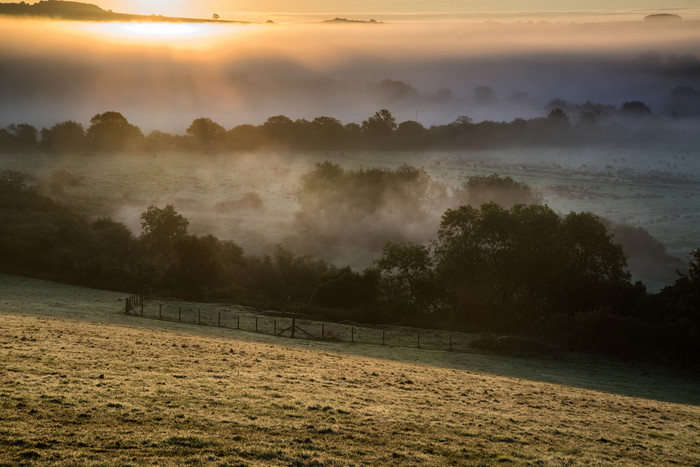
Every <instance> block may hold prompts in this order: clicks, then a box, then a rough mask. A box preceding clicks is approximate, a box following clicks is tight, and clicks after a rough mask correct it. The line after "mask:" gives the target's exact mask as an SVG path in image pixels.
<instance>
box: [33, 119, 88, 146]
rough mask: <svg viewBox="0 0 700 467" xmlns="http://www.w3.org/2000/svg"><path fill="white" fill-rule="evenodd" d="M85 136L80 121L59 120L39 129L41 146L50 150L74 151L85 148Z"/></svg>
mask: <svg viewBox="0 0 700 467" xmlns="http://www.w3.org/2000/svg"><path fill="white" fill-rule="evenodd" d="M87 143H88V140H87V136H86V134H85V130H84V129H83V126H82V125H81V124H80V123H77V122H74V121H72V120H67V121H65V122H60V123H57V124H55V125H54V126H52V127H51V128H48V129H47V128H44V129H42V130H41V147H42V149H44V150H47V151H51V152H76V151H83V150H85V149H87Z"/></svg>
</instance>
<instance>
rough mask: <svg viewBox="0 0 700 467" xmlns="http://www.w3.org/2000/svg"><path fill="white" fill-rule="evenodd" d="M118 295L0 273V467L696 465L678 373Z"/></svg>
mask: <svg viewBox="0 0 700 467" xmlns="http://www.w3.org/2000/svg"><path fill="white" fill-rule="evenodd" d="M123 296H124V294H120V293H115V292H102V291H93V290H90V289H83V288H77V287H69V286H62V285H57V284H51V283H46V282H42V281H36V280H27V279H20V278H14V277H8V276H0V323H2V325H1V326H0V355H1V356H2V358H1V359H0V419H2V420H3V423H2V425H1V426H0V463H2V464H17V463H22V462H27V461H34V462H39V463H46V464H49V463H50V464H92V463H99V464H130V463H136V464H151V463H160V464H179V465H182V464H198V463H205V464H233V465H249V464H272V465H276V464H282V465H332V464H342V465H347V464H374V465H390V464H395V465H406V464H424V465H444V464H450V463H454V464H475V463H476V464H478V463H495V462H508V463H516V464H526V463H530V464H532V463H541V464H545V465H551V464H568V463H593V464H600V463H603V464H609V463H616V464H617V463H621V464H635V465H639V464H656V465H663V464H670V463H679V464H682V465H694V464H696V463H697V462H698V461H699V460H700V443H699V442H698V433H699V432H700V428H699V425H698V420H700V384H699V383H698V380H697V377H693V376H692V375H690V374H683V373H676V372H674V371H673V370H671V369H668V368H660V367H650V366H644V367H639V366H638V367H629V366H625V365H619V364H615V363H614V362H599V363H598V364H595V365H593V364H591V363H585V362H561V361H555V360H551V359H548V360H537V359H517V358H507V357H495V356H489V355H481V354H475V353H471V354H470V353H467V354H457V353H448V352H442V351H430V350H419V349H403V348H389V347H382V346H375V345H364V344H355V345H353V344H347V343H329V342H311V341H299V340H290V339H283V338H275V337H271V336H264V335H258V334H254V333H247V332H242V331H235V330H228V329H220V328H214V327H205V326H196V325H191V324H182V323H171V322H164V321H156V320H143V319H138V318H135V317H133V316H125V315H123V314H121V307H122V306H123V302H120V301H118V299H119V298H120V297H123Z"/></svg>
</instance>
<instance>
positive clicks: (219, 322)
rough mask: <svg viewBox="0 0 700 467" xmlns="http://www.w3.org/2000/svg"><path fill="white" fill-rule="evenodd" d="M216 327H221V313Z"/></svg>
mask: <svg viewBox="0 0 700 467" xmlns="http://www.w3.org/2000/svg"><path fill="white" fill-rule="evenodd" d="M216 325H217V326H219V327H221V312H219V319H218V320H217V321H216Z"/></svg>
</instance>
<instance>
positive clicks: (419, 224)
mask: <svg viewBox="0 0 700 467" xmlns="http://www.w3.org/2000/svg"><path fill="white" fill-rule="evenodd" d="M296 198H297V201H298V203H299V205H300V211H299V212H298V214H297V216H296V220H295V224H296V227H297V228H298V231H299V232H300V234H301V236H300V241H303V242H304V244H305V245H304V246H305V247H306V248H313V249H319V253H320V252H321V251H320V250H323V249H325V248H323V247H324V245H328V244H332V245H342V246H354V247H358V248H363V249H372V250H375V251H378V250H379V249H381V247H382V245H384V244H385V243H386V242H387V241H389V240H392V239H393V240H396V241H399V240H406V239H410V240H416V239H418V240H423V238H422V235H423V234H427V232H426V229H425V228H424V226H425V224H426V223H429V222H430V221H431V220H435V221H437V219H435V218H434V217H433V216H434V213H435V212H439V210H441V209H442V206H443V204H444V202H445V198H446V190H445V187H444V186H443V185H442V184H440V183H438V182H435V181H433V180H432V179H431V178H430V176H429V175H428V174H427V173H426V172H425V170H423V169H417V168H414V167H409V166H403V167H399V168H398V169H396V170H388V169H380V168H371V169H361V170H357V171H347V170H344V169H342V168H341V167H340V166H338V165H337V164H333V163H330V162H324V163H321V164H317V166H316V168H315V169H314V170H313V171H312V172H310V173H308V174H306V175H305V176H304V177H303V179H302V187H301V188H300V189H299V190H298V191H297V193H296ZM409 236H410V237H409ZM307 251H308V250H307ZM326 252H327V250H326Z"/></svg>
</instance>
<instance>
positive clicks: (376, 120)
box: [362, 109, 397, 147]
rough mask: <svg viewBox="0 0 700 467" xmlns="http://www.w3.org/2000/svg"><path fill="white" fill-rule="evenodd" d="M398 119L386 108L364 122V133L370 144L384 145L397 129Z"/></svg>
mask: <svg viewBox="0 0 700 467" xmlns="http://www.w3.org/2000/svg"><path fill="white" fill-rule="evenodd" d="M396 128H397V125H396V119H395V118H394V116H393V115H392V114H391V112H389V111H388V110H386V109H382V110H380V111H378V112H376V113H375V114H374V115H373V116H371V117H369V118H368V119H367V120H365V121H363V122H362V134H363V135H364V136H365V138H367V141H368V142H369V144H371V145H374V146H379V147H384V146H386V145H387V144H388V142H389V138H391V135H392V133H393V132H394V131H395V130H396Z"/></svg>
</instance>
